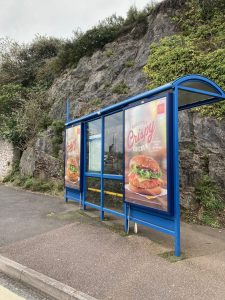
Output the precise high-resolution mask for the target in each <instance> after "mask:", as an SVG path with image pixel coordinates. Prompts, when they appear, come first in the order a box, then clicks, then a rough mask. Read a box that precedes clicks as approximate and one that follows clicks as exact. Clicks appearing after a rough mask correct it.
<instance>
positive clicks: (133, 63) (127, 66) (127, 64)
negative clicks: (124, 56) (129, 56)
mask: <svg viewBox="0 0 225 300" xmlns="http://www.w3.org/2000/svg"><path fill="white" fill-rule="evenodd" d="M134 65H135V62H134V60H127V61H126V62H125V63H124V66H125V67H126V68H132V67H133V66H134Z"/></svg>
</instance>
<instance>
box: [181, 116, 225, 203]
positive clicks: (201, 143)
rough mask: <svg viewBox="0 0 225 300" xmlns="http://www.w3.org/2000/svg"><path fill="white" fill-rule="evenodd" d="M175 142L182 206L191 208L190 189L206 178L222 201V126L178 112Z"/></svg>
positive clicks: (224, 161)
mask: <svg viewBox="0 0 225 300" xmlns="http://www.w3.org/2000/svg"><path fill="white" fill-rule="evenodd" d="M179 141H180V188H181V194H182V199H183V200H182V204H183V206H185V207H186V208H190V207H193V206H194V207H195V202H194V188H195V187H196V185H197V184H198V182H199V180H200V179H201V178H202V176H203V175H206V174H207V175H209V177H210V178H211V179H212V180H213V181H214V182H215V184H216V185H217V186H218V187H219V188H220V190H221V194H222V197H223V198H224V199H225V192H224V188H225V176H224V174H225V122H224V121H218V120H215V119H213V118H210V117H201V116H200V115H199V114H198V113H196V112H193V111H190V112H189V111H182V112H180V113H179Z"/></svg>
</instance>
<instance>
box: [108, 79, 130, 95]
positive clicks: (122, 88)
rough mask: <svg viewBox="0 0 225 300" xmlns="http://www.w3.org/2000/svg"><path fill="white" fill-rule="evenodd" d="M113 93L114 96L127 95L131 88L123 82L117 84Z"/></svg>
mask: <svg viewBox="0 0 225 300" xmlns="http://www.w3.org/2000/svg"><path fill="white" fill-rule="evenodd" d="M112 92H113V93H114V94H119V95H122V94H127V93H128V92H129V88H128V86H127V85H126V84H125V83H124V82H123V81H122V82H120V83H118V84H116V85H115V86H114V87H113V89H112Z"/></svg>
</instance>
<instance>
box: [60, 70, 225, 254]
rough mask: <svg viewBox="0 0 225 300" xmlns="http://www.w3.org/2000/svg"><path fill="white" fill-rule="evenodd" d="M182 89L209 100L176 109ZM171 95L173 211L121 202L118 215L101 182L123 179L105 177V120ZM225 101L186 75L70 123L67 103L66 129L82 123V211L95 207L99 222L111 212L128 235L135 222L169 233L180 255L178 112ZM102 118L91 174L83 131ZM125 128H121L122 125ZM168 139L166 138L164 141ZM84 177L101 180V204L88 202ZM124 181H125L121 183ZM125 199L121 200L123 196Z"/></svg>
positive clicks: (71, 193) (72, 194)
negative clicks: (97, 163)
mask: <svg viewBox="0 0 225 300" xmlns="http://www.w3.org/2000/svg"><path fill="white" fill-rule="evenodd" d="M188 81H200V82H203V83H205V84H207V85H209V86H210V87H212V88H214V89H215V93H214V92H207V91H205V90H199V89H196V88H192V87H187V86H184V85H183V84H184V83H185V82H188ZM181 90H184V91H186V92H190V93H196V94H203V95H206V96H209V97H210V98H208V97H207V98H208V99H206V100H203V101H198V102H195V103H192V104H188V103H187V104H185V105H183V106H180V107H179V91H181ZM163 93H164V94H165V93H170V94H172V100H170V102H171V107H170V108H169V109H171V112H170V114H169V118H172V120H169V122H171V124H172V129H171V131H170V132H169V133H167V134H168V137H170V139H171V141H172V143H171V144H170V145H168V151H169V152H168V153H167V154H168V155H169V156H170V157H171V160H170V164H172V167H171V165H170V166H169V168H170V169H171V170H172V173H171V175H172V176H170V177H169V180H171V182H170V183H169V185H171V186H173V188H172V189H171V190H172V193H173V195H171V197H172V198H173V202H174V203H173V209H172V210H171V212H172V213H171V214H166V213H164V212H161V211H160V212H159V211H154V210H152V209H148V208H146V207H141V206H138V205H133V204H132V205H131V204H130V203H126V202H124V204H123V212H118V211H115V210H111V209H108V208H105V207H104V179H113V180H121V181H123V180H124V176H121V175H114V174H104V132H105V131H104V128H105V117H106V116H107V115H110V114H114V113H117V112H119V111H122V110H124V109H125V108H126V107H127V106H128V105H131V104H135V103H136V102H137V101H139V100H141V99H148V100H152V99H153V97H155V96H157V98H160V97H162V96H163V95H162V94H163ZM224 99H225V92H224V91H223V90H222V89H221V88H220V87H219V86H218V85H217V84H216V83H214V82H213V81H211V80H209V79H208V78H206V77H203V76H200V75H187V76H184V77H181V78H178V79H177V80H175V81H173V82H171V83H168V84H165V85H163V86H161V87H158V88H155V89H153V90H151V91H147V92H145V93H142V94H139V95H136V96H133V97H130V98H128V99H126V100H124V101H122V102H120V103H117V104H114V105H112V106H109V107H106V108H103V109H101V110H99V111H97V112H93V113H91V114H89V115H86V116H83V117H81V118H78V119H75V120H72V121H70V117H69V116H70V104H69V100H67V104H66V107H67V110H66V128H68V127H71V126H73V125H76V124H79V123H81V124H82V144H81V148H82V152H81V162H82V163H81V165H82V168H81V173H82V174H83V177H82V183H83V185H82V186H83V189H82V190H81V191H80V194H79V195H80V197H81V199H82V207H83V209H86V207H87V206H89V207H92V208H95V209H97V210H99V211H100V218H101V220H103V219H104V213H105V212H107V213H110V214H113V215H115V216H117V217H120V218H123V219H124V230H125V232H128V230H129V221H133V222H137V223H139V224H142V225H144V226H147V227H150V228H153V229H155V230H158V231H161V232H163V233H165V234H169V235H171V236H172V237H173V238H174V247H175V255H176V256H180V199H179V197H180V196H179V157H178V156H179V144H178V142H179V141H178V111H180V110H184V109H189V108H192V107H196V106H200V105H204V104H212V103H215V102H218V101H220V100H224ZM99 118H101V120H102V128H101V132H102V136H101V142H102V144H101V151H102V153H101V172H100V173H93V172H87V171H86V159H85V156H86V150H87V149H86V142H87V140H86V139H87V136H86V131H87V130H86V129H87V123H88V122H89V121H94V120H96V119H99ZM123 122H124V115H123ZM123 127H124V126H123ZM123 135H124V128H123ZM167 140H168V139H167ZM123 152H124V145H123ZM123 168H124V161H123ZM87 177H95V178H99V179H100V181H101V194H100V205H96V204H93V203H90V202H88V201H86V188H87V186H86V178H87ZM123 182H124V181H123ZM65 189H66V193H65V200H66V201H67V200H68V199H70V200H76V201H77V200H78V198H77V196H78V195H77V193H78V191H75V190H73V189H71V188H68V187H65ZM123 196H124V184H123ZM123 199H124V197H123Z"/></svg>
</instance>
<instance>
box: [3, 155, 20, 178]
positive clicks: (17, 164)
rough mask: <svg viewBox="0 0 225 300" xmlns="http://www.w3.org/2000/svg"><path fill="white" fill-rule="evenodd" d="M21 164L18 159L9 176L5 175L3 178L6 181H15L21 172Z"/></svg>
mask: <svg viewBox="0 0 225 300" xmlns="http://www.w3.org/2000/svg"><path fill="white" fill-rule="evenodd" d="M19 165H20V161H19V160H16V161H15V162H14V163H13V165H12V170H11V172H10V173H9V174H8V175H7V176H5V177H4V179H3V182H4V183H5V182H12V181H14V179H15V177H16V176H17V175H18V174H19V171H20V168H19Z"/></svg>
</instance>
